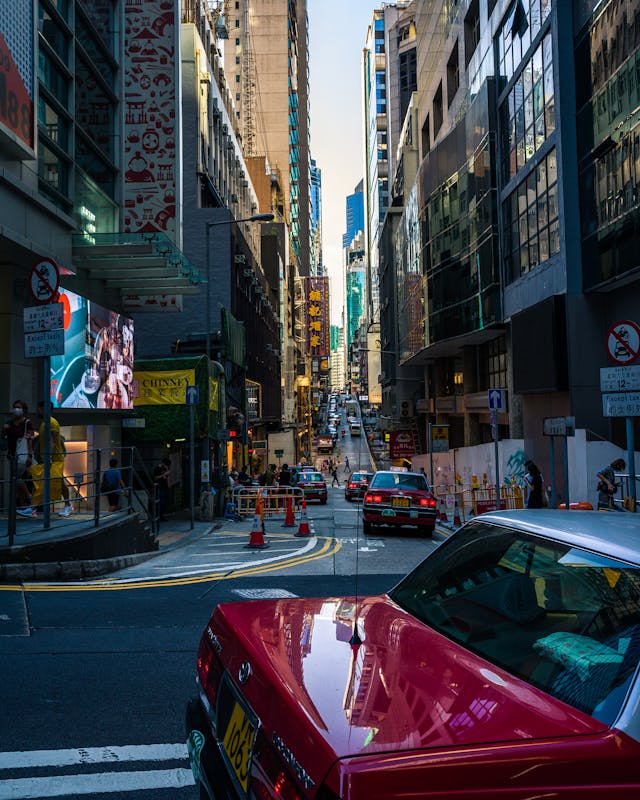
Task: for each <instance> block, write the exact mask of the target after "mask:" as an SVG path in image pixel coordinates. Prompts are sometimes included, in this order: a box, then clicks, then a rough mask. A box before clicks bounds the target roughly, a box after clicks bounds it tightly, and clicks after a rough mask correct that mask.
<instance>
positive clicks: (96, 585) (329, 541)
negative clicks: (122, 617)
mask: <svg viewBox="0 0 640 800" xmlns="http://www.w3.org/2000/svg"><path fill="white" fill-rule="evenodd" d="M316 538H317V539H318V541H319V542H321V543H322V544H321V546H320V547H319V548H318V549H317V550H314V551H313V552H312V553H308V554H306V555H304V556H292V557H291V558H288V559H283V560H282V561H276V562H271V563H269V564H259V565H257V566H255V567H241V568H239V569H232V570H228V571H225V572H211V573H208V574H205V575H196V576H192V577H185V578H166V579H161V580H141V581H135V582H131V583H124V582H123V583H111V584H110V583H109V579H108V578H102V579H100V580H96V581H92V582H91V583H74V584H66V583H22V584H16V585H4V586H1V585H0V591H20V592H22V591H24V592H98V591H104V592H113V591H123V590H126V589H149V588H155V587H167V586H188V585H189V584H197V583H209V582H211V581H228V580H233V579H235V578H244V577H247V576H250V575H266V574H268V573H269V572H277V571H279V570H283V569H289V568H290V567H297V566H300V565H301V564H308V563H310V562H311V561H317V560H318V559H320V558H326V557H327V556H332V555H334V554H335V553H337V552H338V551H339V550H340V549H341V547H342V542H339V541H337V540H336V539H333V538H330V537H328V536H318V537H316Z"/></svg>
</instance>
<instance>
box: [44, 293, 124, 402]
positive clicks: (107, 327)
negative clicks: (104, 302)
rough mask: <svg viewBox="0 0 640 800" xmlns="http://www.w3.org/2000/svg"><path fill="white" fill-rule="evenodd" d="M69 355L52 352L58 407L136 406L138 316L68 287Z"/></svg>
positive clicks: (66, 325) (54, 399) (66, 338)
mask: <svg viewBox="0 0 640 800" xmlns="http://www.w3.org/2000/svg"><path fill="white" fill-rule="evenodd" d="M60 301H61V302H62V303H63V305H64V355H63V356H53V357H52V358H51V404H52V405H53V406H54V407H55V408H98V409H101V408H108V409H132V408H133V396H132V391H131V390H132V384H133V354H134V345H133V320H131V319H129V318H128V317H124V316H122V315H121V314H117V313H116V312H115V311H110V310H109V309H107V308H103V307H102V306H101V305H98V304H97V303H93V302H91V301H90V300H87V299H86V298H84V297H80V296H79V295H77V294H75V293H74V292H70V291H68V290H66V289H61V290H60Z"/></svg>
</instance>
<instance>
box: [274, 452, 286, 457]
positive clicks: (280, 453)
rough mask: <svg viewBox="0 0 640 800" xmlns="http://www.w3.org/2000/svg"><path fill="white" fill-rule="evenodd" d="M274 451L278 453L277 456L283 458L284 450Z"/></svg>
mask: <svg viewBox="0 0 640 800" xmlns="http://www.w3.org/2000/svg"><path fill="white" fill-rule="evenodd" d="M273 452H274V453H275V454H276V458H282V456H283V455H284V450H274V451H273Z"/></svg>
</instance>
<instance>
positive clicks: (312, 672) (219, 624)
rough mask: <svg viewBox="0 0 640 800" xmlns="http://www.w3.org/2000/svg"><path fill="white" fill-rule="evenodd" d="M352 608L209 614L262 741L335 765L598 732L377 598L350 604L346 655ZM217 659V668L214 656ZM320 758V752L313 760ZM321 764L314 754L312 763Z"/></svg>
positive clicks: (271, 606) (290, 603)
mask: <svg viewBox="0 0 640 800" xmlns="http://www.w3.org/2000/svg"><path fill="white" fill-rule="evenodd" d="M354 608H355V601H354V599H353V598H342V599H336V598H330V599H325V600H321V599H311V600H308V599H307V600H305V599H299V600H298V599H295V600H290V599H287V600H278V601H251V602H245V603H231V604H226V605H224V604H223V605H221V606H218V608H217V611H216V614H215V624H214V626H213V627H214V629H215V633H216V634H217V635H218V636H219V638H220V640H221V642H222V643H223V653H226V654H232V655H229V656H228V658H225V661H227V664H226V666H227V667H228V668H229V669H230V671H231V674H232V675H236V674H237V669H238V667H239V665H240V663H241V662H242V661H243V660H249V661H250V662H251V666H252V670H253V673H254V676H255V681H254V683H253V684H252V685H250V684H251V681H250V682H249V683H248V684H247V686H245V687H243V692H244V693H246V695H247V699H248V700H249V702H250V703H251V704H252V706H253V707H254V710H255V711H256V713H257V714H258V716H259V717H260V718H261V720H262V724H263V725H265V727H266V728H267V729H269V728H271V729H273V727H274V726H275V728H276V729H277V730H278V731H280V730H285V731H288V732H289V736H290V737H291V738H292V740H293V741H295V740H296V737H301V738H300V739H299V741H304V740H306V741H307V742H308V741H309V739H310V738H313V739H316V737H317V736H318V735H319V736H321V737H322V738H323V739H324V740H325V746H326V745H328V746H329V747H330V748H331V750H332V751H333V752H334V753H335V754H336V755H337V756H339V757H343V756H347V755H357V754H360V753H369V754H370V753H375V752H383V751H394V750H407V749H415V748H437V747H451V746H456V745H472V744H481V743H491V742H505V741H514V740H525V739H528V740H531V739H541V738H548V737H563V736H571V735H579V734H587V733H593V732H595V731H602V730H604V729H605V728H604V727H603V725H602V724H601V723H599V722H598V721H596V720H593V719H591V718H589V717H587V716H586V715H584V714H581V713H580V712H578V711H575V712H574V711H572V709H571V708H569V707H568V706H566V705H565V704H563V703H561V702H560V701H557V700H555V699H554V698H552V697H550V696H549V695H547V694H545V693H544V692H541V691H539V690H537V689H535V688H534V687H532V686H530V685H529V684H527V683H525V682H523V681H521V680H518V679H516V678H514V677H513V676H511V675H509V673H507V672H504V671H503V670H501V669H499V668H498V667H495V666H493V665H492V664H490V663H489V662H487V661H485V660H483V659H482V658H479V657H478V656H475V655H474V654H473V653H471V652H469V651H468V650H465V649H464V648H463V647H461V646H458V645H456V644H454V643H453V642H451V641H450V640H448V639H447V638H445V637H444V636H441V635H440V634H438V633H437V632H435V631H434V630H433V629H431V628H429V627H427V626H426V625H423V624H422V623H420V622H419V621H417V620H416V619H415V618H414V617H412V616H411V615H409V614H407V613H405V612H404V611H402V610H401V609H400V608H399V607H398V606H397V605H395V603H393V602H392V601H391V600H390V599H389V598H388V597H387V596H385V595H383V596H379V597H370V598H368V599H366V600H364V601H360V603H359V608H358V616H359V632H360V635H361V638H362V640H363V644H362V645H361V646H360V647H358V648H355V649H352V648H351V646H350V645H349V639H350V637H351V634H352V624H353V612H354ZM223 657H224V656H223ZM323 749H324V748H323ZM318 755H319V754H318Z"/></svg>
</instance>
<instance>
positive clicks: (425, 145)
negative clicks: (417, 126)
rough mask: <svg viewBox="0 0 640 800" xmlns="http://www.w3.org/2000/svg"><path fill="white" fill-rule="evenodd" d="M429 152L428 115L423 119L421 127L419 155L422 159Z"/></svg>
mask: <svg viewBox="0 0 640 800" xmlns="http://www.w3.org/2000/svg"><path fill="white" fill-rule="evenodd" d="M429 150H431V139H430V137H429V115H428V114H427V116H426V117H425V120H424V125H423V126H422V153H421V154H420V155H421V157H422V158H424V157H425V156H426V155H427V153H428V152H429Z"/></svg>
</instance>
